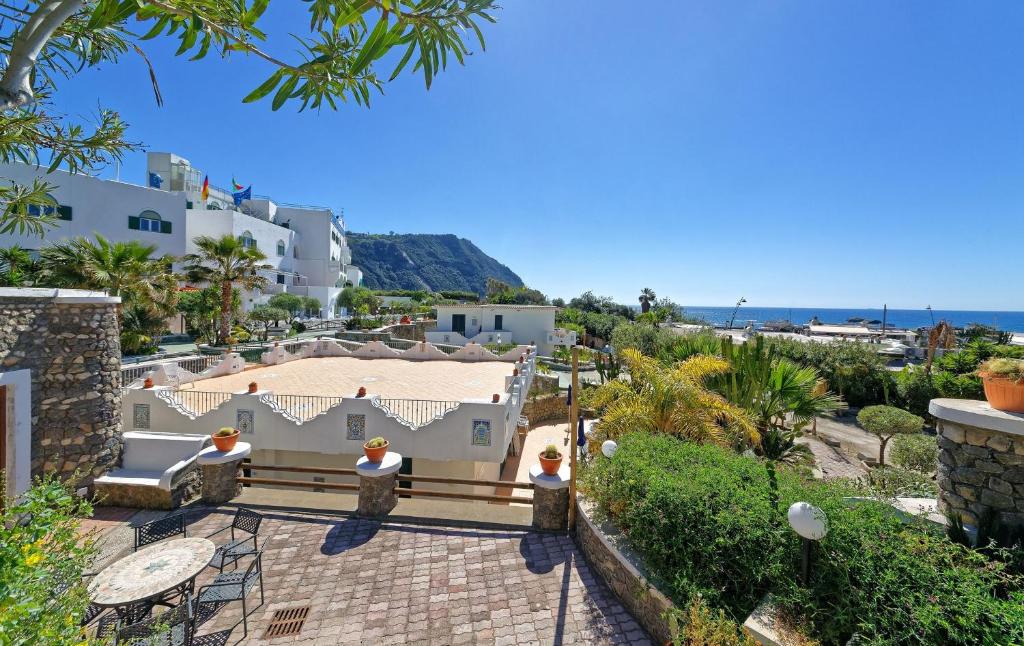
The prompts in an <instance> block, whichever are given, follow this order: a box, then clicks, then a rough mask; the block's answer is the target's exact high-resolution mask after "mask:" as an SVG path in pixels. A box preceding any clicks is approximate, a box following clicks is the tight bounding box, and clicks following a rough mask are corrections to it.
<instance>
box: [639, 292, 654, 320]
mask: <svg viewBox="0 0 1024 646" xmlns="http://www.w3.org/2000/svg"><path fill="white" fill-rule="evenodd" d="M657 298H658V297H657V295H656V294H655V293H654V290H653V289H651V288H650V287H644V288H643V289H642V290H640V312H641V313H642V314H646V313H647V312H649V311H650V309H651V303H653V302H654V301H655V299H657Z"/></svg>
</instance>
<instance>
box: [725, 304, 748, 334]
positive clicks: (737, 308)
mask: <svg viewBox="0 0 1024 646" xmlns="http://www.w3.org/2000/svg"><path fill="white" fill-rule="evenodd" d="M746 302H747V299H745V298H743V297H742V296H740V300H738V301H736V307H734V308H732V317H730V318H729V329H730V330H731V329H732V324H733V322H734V321H735V320H736V312H738V311H740V305H742V304H744V303H746Z"/></svg>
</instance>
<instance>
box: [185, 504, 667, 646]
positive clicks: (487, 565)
mask: <svg viewBox="0 0 1024 646" xmlns="http://www.w3.org/2000/svg"><path fill="white" fill-rule="evenodd" d="M231 514H233V510H232V509H230V508H221V509H217V510H212V512H211V513H210V514H208V515H207V516H206V517H204V518H202V519H201V520H198V521H197V522H196V523H195V524H194V525H193V526H192V527H190V530H189V535H194V536H203V535H206V534H209V533H210V532H212V531H213V530H214V529H217V528H219V527H222V526H224V525H226V524H228V523H229V522H230V519H231ZM221 536H222V535H221ZM260 536H261V538H263V537H269V542H268V543H267V551H266V553H265V557H264V571H265V574H264V583H265V584H266V599H267V603H266V604H265V605H263V606H262V607H260V608H258V609H256V610H255V611H254V612H251V614H250V616H249V635H248V637H247V638H245V639H241V635H242V626H241V625H240V624H239V625H237V626H235V624H236V622H239V621H240V619H241V604H238V603H232V604H229V605H228V606H226V607H224V608H222V609H220V610H219V611H218V613H217V614H216V615H215V616H214V617H213V618H212V619H210V620H209V621H207V622H206V623H204V624H203V625H202V626H201V628H200V630H199V634H200V635H206V637H205V638H204V639H202V640H200V643H227V644H236V643H243V644H264V643H270V644H278V643H304V644H325V645H327V644H332V645H333V644H649V643H650V642H649V641H648V639H647V637H646V635H645V634H644V632H643V631H642V629H641V628H640V627H639V625H638V624H637V623H636V621H635V620H634V619H633V618H632V617H631V616H630V615H629V614H628V613H627V612H626V611H625V610H624V609H623V608H622V606H621V605H619V603H618V601H617V600H616V599H615V597H614V595H612V593H611V592H610V591H609V590H608V588H607V587H606V586H605V585H604V584H603V583H602V582H601V581H599V580H596V579H595V575H594V574H593V573H592V572H591V570H590V569H589V568H588V567H587V564H586V562H585V561H584V560H583V557H582V555H581V554H580V552H579V551H578V550H577V549H576V546H575V544H574V543H573V542H572V540H571V539H570V538H569V537H567V536H559V535H551V534H539V533H535V532H530V531H525V530H518V531H517V530H508V531H505V530H484V529H474V528H440V527H426V526H419V525H409V524H400V523H390V522H389V523H385V524H381V523H378V522H374V521H367V520H360V519H355V518H347V517H335V516H329V517H328V516H312V515H302V514H292V513H287V512H269V513H268V514H267V516H266V518H265V520H264V522H263V526H262V527H261V529H260ZM217 538H221V537H220V536H218V537H217ZM221 540H223V539H221ZM210 572H213V571H212V570H211V571H210ZM210 578H212V575H211V574H204V575H203V576H202V577H201V578H200V579H199V581H198V584H200V585H201V584H202V583H205V582H208V580H209V579H210ZM249 599H250V600H252V602H253V605H255V604H257V603H258V602H259V593H258V591H257V590H253V592H252V593H251V594H250V596H249ZM306 605H308V606H311V610H310V614H309V618H308V619H307V621H306V623H305V625H304V627H303V629H302V632H301V633H300V634H299V635H297V636H294V637H285V638H278V639H274V640H270V641H266V640H264V631H265V630H266V627H267V625H268V623H269V621H270V619H271V616H272V614H273V612H274V611H275V610H278V609H284V608H292V607H300V606H306ZM232 627H234V628H233V629H232ZM228 630H230V631H231V632H230V634H228V632H227V631H228ZM239 640H241V641H239Z"/></svg>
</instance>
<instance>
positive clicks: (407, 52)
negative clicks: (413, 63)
mask: <svg viewBox="0 0 1024 646" xmlns="http://www.w3.org/2000/svg"><path fill="white" fill-rule="evenodd" d="M415 50H416V41H413V42H411V43H409V48H408V49H406V50H405V55H404V56H402V60H400V61H398V65H396V66H395V71H394V72H392V73H391V78H389V79H388V81H394V80H395V79H396V78H398V75H399V74H401V73H402V70H403V69H405V66H406V65H407V64H408V63H409V59H410V58H412V53H413V51H415Z"/></svg>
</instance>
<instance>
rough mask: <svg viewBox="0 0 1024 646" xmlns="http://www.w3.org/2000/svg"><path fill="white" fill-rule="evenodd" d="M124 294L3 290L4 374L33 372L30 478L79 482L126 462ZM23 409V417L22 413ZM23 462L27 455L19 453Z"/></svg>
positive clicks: (88, 482) (0, 351)
mask: <svg viewBox="0 0 1024 646" xmlns="http://www.w3.org/2000/svg"><path fill="white" fill-rule="evenodd" d="M120 302H121V299H120V298H118V297H110V296H107V295H106V294H104V293H102V292H90V291H85V290H79V289H52V288H3V289H0V372H8V371H16V370H28V371H29V372H30V375H31V438H30V440H31V442H30V443H31V448H30V451H29V456H28V459H29V461H30V465H24V464H19V465H14V468H13V469H12V472H13V473H20V472H22V471H24V470H25V469H28V470H29V471H30V473H31V476H33V477H35V476H40V475H43V474H44V473H46V474H51V473H56V474H58V475H60V476H62V477H68V476H71V475H72V474H73V473H74V472H75V471H78V472H79V475H80V476H81V478H82V479H81V481H80V483H79V484H80V485H82V486H89V487H91V486H92V481H93V478H95V477H98V476H99V475H101V474H103V473H104V472H106V471H107V470H108V469H110V468H111V467H115V466H117V464H118V462H119V461H120V459H121V447H122V440H121V344H120V337H119V330H118V320H117V310H118V307H119V306H120ZM22 414H23V412H22V411H17V415H19V416H20V415H22ZM19 461H23V456H20V457H19Z"/></svg>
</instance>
